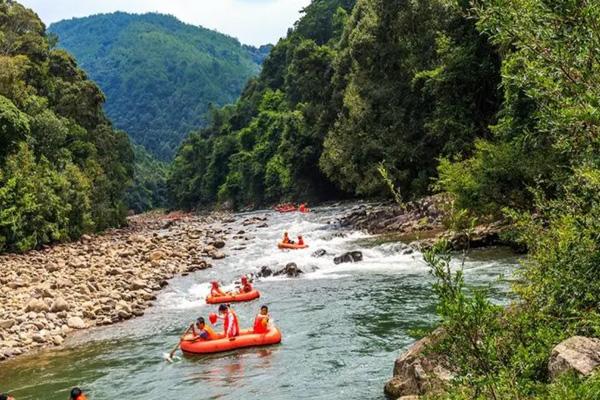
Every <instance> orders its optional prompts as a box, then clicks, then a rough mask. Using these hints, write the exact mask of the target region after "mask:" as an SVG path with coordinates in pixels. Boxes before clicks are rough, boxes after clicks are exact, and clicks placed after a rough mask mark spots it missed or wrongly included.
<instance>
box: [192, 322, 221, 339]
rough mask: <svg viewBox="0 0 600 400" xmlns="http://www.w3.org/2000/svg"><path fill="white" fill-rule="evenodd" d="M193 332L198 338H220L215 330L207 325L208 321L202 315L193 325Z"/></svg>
mask: <svg viewBox="0 0 600 400" xmlns="http://www.w3.org/2000/svg"><path fill="white" fill-rule="evenodd" d="M192 333H193V335H194V339H196V340H215V339H218V338H219V337H218V335H217V334H216V333H215V331H213V329H212V328H211V327H210V326H208V325H206V321H205V320H204V318H202V317H200V318H198V319H197V320H196V323H195V324H194V325H192Z"/></svg>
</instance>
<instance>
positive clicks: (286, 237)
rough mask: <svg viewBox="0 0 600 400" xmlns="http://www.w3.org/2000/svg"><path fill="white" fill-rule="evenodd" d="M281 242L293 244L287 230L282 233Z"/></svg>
mask: <svg viewBox="0 0 600 400" xmlns="http://www.w3.org/2000/svg"><path fill="white" fill-rule="evenodd" d="M282 243H283V244H294V241H293V240H290V236H289V235H288V233H287V232H284V233H283V242H282Z"/></svg>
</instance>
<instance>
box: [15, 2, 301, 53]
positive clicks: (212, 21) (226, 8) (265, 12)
mask: <svg viewBox="0 0 600 400" xmlns="http://www.w3.org/2000/svg"><path fill="white" fill-rule="evenodd" d="M19 1H20V2H21V3H22V4H24V5H25V6H27V7H29V8H32V9H33V10H34V11H35V12H37V13H38V14H39V16H40V17H41V18H42V20H43V21H44V22H45V23H46V24H50V23H52V22H56V21H60V20H62V19H68V18H72V17H84V16H88V15H92V14H98V13H108V12H113V11H126V12H132V13H145V12H160V13H164V14H172V15H175V16H176V17H177V18H179V19H180V20H182V21H185V22H187V23H190V24H194V25H202V26H204V27H206V28H210V29H215V30H217V31H219V32H223V33H226V34H228V35H231V36H234V37H237V38H238V39H240V41H241V42H242V43H247V44H253V45H260V44H265V43H275V42H276V41H277V40H278V39H279V38H280V37H282V36H285V34H286V32H287V29H288V28H289V27H290V26H292V25H293V23H294V22H295V21H296V20H297V19H298V17H299V16H300V13H299V11H300V10H301V9H302V8H303V7H305V6H307V5H308V4H309V3H310V0H19Z"/></svg>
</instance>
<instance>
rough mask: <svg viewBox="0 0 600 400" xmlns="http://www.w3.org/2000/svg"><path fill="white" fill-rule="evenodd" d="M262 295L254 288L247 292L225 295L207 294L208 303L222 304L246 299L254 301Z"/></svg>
mask: <svg viewBox="0 0 600 400" xmlns="http://www.w3.org/2000/svg"><path fill="white" fill-rule="evenodd" d="M259 297H260V292H259V291H258V290H256V289H252V290H251V291H249V292H246V293H235V294H228V295H225V296H211V295H208V296H206V304H220V303H240V302H244V301H252V300H255V299H258V298H259Z"/></svg>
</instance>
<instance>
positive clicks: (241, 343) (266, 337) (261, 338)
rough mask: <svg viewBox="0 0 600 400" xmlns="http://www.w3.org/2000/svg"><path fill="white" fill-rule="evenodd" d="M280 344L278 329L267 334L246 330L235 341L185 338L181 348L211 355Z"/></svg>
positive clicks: (184, 350) (193, 352) (192, 352)
mask: <svg viewBox="0 0 600 400" xmlns="http://www.w3.org/2000/svg"><path fill="white" fill-rule="evenodd" d="M220 336H223V335H220ZM278 343H281V332H279V329H277V328H271V329H270V330H269V331H268V332H267V333H254V331H253V330H252V329H244V330H242V331H240V335H239V336H237V337H235V338H234V339H233V340H230V339H228V338H225V337H223V338H221V339H215V340H193V339H192V340H189V339H186V338H184V339H183V340H182V341H181V344H180V347H181V351H183V352H184V353H189V354H211V353H221V352H224V351H232V350H236V349H242V348H245V347H258V346H269V345H272V344H278Z"/></svg>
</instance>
